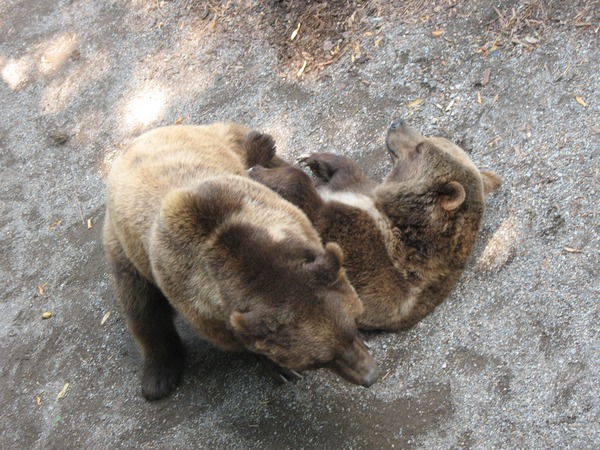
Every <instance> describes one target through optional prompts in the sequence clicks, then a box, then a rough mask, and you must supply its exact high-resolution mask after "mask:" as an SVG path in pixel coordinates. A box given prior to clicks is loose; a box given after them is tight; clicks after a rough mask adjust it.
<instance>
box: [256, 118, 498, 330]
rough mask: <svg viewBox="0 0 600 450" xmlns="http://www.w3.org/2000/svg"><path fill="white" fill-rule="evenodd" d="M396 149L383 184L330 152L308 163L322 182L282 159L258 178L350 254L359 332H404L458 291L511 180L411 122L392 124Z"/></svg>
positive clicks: (390, 138) (390, 143)
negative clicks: (495, 202) (488, 206)
mask: <svg viewBox="0 0 600 450" xmlns="http://www.w3.org/2000/svg"><path fill="white" fill-rule="evenodd" d="M386 145H387V149H388V152H389V153H390V155H391V157H392V160H393V163H394V165H393V168H392V170H391V172H390V173H389V175H388V176H387V177H386V178H385V180H384V181H383V182H382V183H381V184H378V183H376V182H374V181H372V180H370V179H368V178H367V177H366V176H365V174H364V173H363V172H362V170H361V169H360V168H359V167H358V165H357V164H356V163H354V162H353V161H352V160H350V159H348V158H345V157H343V156H336V155H332V154H327V153H316V154H312V155H310V156H304V157H301V162H303V163H305V164H307V165H308V167H309V168H310V169H311V170H312V171H313V173H314V174H315V175H316V177H317V182H316V186H315V184H314V183H313V182H312V180H311V179H310V177H309V176H308V175H307V174H306V173H304V172H303V171H302V170H300V169H298V168H295V167H292V166H289V165H287V164H285V163H283V162H282V160H281V159H278V160H276V161H275V160H273V161H271V162H267V163H266V166H267V167H261V166H258V167H255V168H252V169H251V170H250V171H249V173H250V176H251V177H252V178H254V179H255V180H258V181H260V182H261V183H263V184H265V185H267V186H269V187H270V188H271V189H273V190H274V191H276V192H277V193H279V194H280V195H281V196H282V197H283V198H285V199H287V200H289V201H290V202H292V203H294V204H295V205H297V206H298V207H300V208H301V209H302V210H303V211H304V212H305V213H306V215H307V216H308V218H309V219H310V220H311V221H312V223H313V224H314V226H315V228H316V229H317V230H318V231H319V233H320V235H321V238H322V239H323V240H324V242H336V243H337V244H339V245H340V247H341V248H342V249H343V251H344V256H345V258H344V267H345V269H346V273H347V274H348V278H349V279H350V281H351V282H352V284H353V286H354V288H355V289H356V292H357V293H358V295H359V296H360V298H361V300H362V302H363V305H364V312H363V313H362V314H361V315H360V316H359V318H358V325H359V328H362V329H378V330H393V331H395V330H401V329H406V328H408V327H411V326H412V325H414V324H416V323H417V322H419V321H420V320H421V319H423V318H424V317H425V316H427V315H428V314H429V313H430V312H432V311H433V309H434V308H435V307H436V306H437V305H438V304H440V303H441V302H442V301H443V300H444V299H445V298H446V296H447V295H448V294H449V292H450V291H451V289H452V287H453V286H454V284H455V283H456V281H457V280H458V278H459V276H460V274H461V273H462V271H463V270H464V268H465V265H466V263H467V261H468V259H469V255H470V253H471V249H472V247H473V244H474V242H475V239H476V237H477V233H478V231H479V226H480V222H481V218H482V215H483V212H484V199H485V197H486V196H487V195H488V194H489V193H490V192H492V191H494V190H496V189H498V188H499V187H500V185H501V180H500V177H499V176H498V175H496V174H495V173H493V172H489V171H482V172H480V171H479V170H478V169H477V168H476V167H475V165H474V164H473V162H472V161H471V160H470V159H469V157H468V156H467V154H466V153H465V152H464V151H463V150H461V149H460V148H459V147H458V146H456V145H455V144H453V143H452V142H450V141H448V140H446V139H442V138H426V137H424V136H422V135H421V134H420V133H419V132H418V131H416V130H415V129H413V128H411V127H410V126H409V125H408V124H407V123H406V122H404V121H403V120H395V121H393V122H392V124H391V126H390V128H389V130H388V133H387V138H386ZM264 154H265V153H264V152H263V155H264ZM256 160H257V161H258V160H260V158H256Z"/></svg>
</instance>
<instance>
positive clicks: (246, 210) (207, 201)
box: [104, 124, 379, 400]
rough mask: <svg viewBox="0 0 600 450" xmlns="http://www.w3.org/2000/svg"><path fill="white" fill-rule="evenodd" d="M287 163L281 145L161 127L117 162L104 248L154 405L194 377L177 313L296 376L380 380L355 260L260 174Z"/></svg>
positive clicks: (247, 135)
mask: <svg viewBox="0 0 600 450" xmlns="http://www.w3.org/2000/svg"><path fill="white" fill-rule="evenodd" d="M261 152H266V154H261ZM273 154H274V146H273V141H272V139H271V138H270V137H269V136H267V135H261V134H260V133H257V132H251V130H249V129H248V128H246V127H243V126H240V125H232V124H215V125H208V126H173V127H164V128H159V129H156V130H154V131H151V132H149V133H146V134H144V135H143V136H141V137H139V138H138V139H137V140H135V141H134V142H133V143H132V144H131V146H130V147H129V148H128V150H127V151H126V152H125V153H124V154H123V155H122V156H121V157H120V158H118V159H117V160H116V161H115V163H114V165H113V168H112V170H111V173H110V175H109V176H108V180H107V208H106V221H105V224H104V247H105V253H106V256H107V259H108V261H109V262H110V265H111V269H112V273H113V275H114V279H115V284H116V289H117V293H118V297H119V301H120V303H121V306H122V309H123V312H124V314H125V316H126V318H127V321H128V324H129V327H130V329H131V331H132V333H133V334H134V336H135V337H136V339H137V341H138V344H139V345H140V347H141V349H142V352H143V355H144V370H143V374H142V393H143V395H144V397H146V399H148V400H153V399H158V398H161V397H164V396H165V395H167V394H169V393H170V392H171V391H172V390H173V389H174V388H175V387H176V386H177V384H178V383H179V381H180V378H181V374H182V371H183V367H184V349H183V345H182V342H181V339H180V337H179V335H178V333H177V331H176V329H175V326H174V323H173V314H174V311H177V312H179V313H180V314H181V315H182V316H183V317H184V318H185V319H186V320H187V321H188V322H189V323H190V324H191V325H193V326H194V328H195V329H196V330H197V332H198V333H199V334H200V335H201V336H203V337H204V338H205V339H206V340H208V341H209V342H211V343H213V344H214V345H215V346H217V347H218V348H220V349H222V350H242V349H246V350H249V351H251V352H254V353H257V354H259V355H263V356H264V357H266V358H268V359H269V360H271V361H272V362H274V363H276V364H277V365H279V366H280V367H281V373H283V374H287V375H289V374H292V373H295V372H300V371H304V370H307V369H315V368H319V367H327V368H331V369H333V370H334V371H335V372H336V373H338V374H339V375H341V376H342V377H344V378H345V379H347V380H349V381H351V382H352V383H356V384H360V385H363V386H369V385H371V384H372V383H374V382H375V381H376V379H377V376H378V373H379V372H378V369H377V367H376V365H375V362H374V361H373V358H372V357H371V356H370V355H369V353H368V350H367V348H366V347H365V344H364V342H363V341H362V339H361V338H360V337H359V335H358V334H357V328H356V323H355V318H356V317H357V316H358V315H360V314H361V313H362V304H361V302H360V300H359V298H358V296H357V295H356V292H355V290H354V289H353V288H352V286H351V284H350V283H349V281H348V279H347V277H346V274H345V271H344V269H343V268H342V251H341V250H340V248H339V247H338V246H337V245H336V244H334V243H329V244H327V245H326V246H325V247H324V246H323V245H322V243H321V240H320V238H319V236H318V234H317V232H316V231H315V230H314V228H313V226H312V225H311V223H310V222H309V220H308V219H307V218H306V216H305V215H304V214H303V213H302V212H301V211H300V210H299V209H298V208H296V207H295V206H293V205H291V204H290V203H288V202H286V201H285V200H283V199H282V198H281V197H280V196H278V195H276V194H275V193H274V192H272V191H271V190H269V189H267V188H266V187H264V186H263V185H261V184H259V183H257V182H256V181H253V180H251V179H250V178H248V177H247V175H246V169H247V168H248V166H249V165H250V164H254V163H255V161H254V160H253V158H254V157H257V158H259V159H260V160H263V159H269V158H271V157H272V156H273ZM249 155H250V156H249Z"/></svg>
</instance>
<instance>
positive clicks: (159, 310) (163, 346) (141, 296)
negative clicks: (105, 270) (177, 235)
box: [112, 261, 185, 400]
mask: <svg viewBox="0 0 600 450" xmlns="http://www.w3.org/2000/svg"><path fill="white" fill-rule="evenodd" d="M112 266H113V267H112V269H113V274H114V278H115V285H116V288H117V294H118V298H119V302H120V304H121V307H122V310H123V312H124V314H125V316H126V318H127V323H128V325H129V328H130V330H131V332H132V333H133V335H134V336H135V338H136V340H137V342H138V344H139V346H140V348H141V350H142V354H143V355H144V368H143V371H142V394H143V396H144V397H145V398H146V400H157V399H159V398H162V397H165V396H167V395H168V394H170V393H171V392H172V391H173V390H174V389H175V388H176V387H177V386H178V385H179V383H180V381H181V376H182V374H183V369H184V365H185V351H184V348H183V343H182V341H181V338H180V337H179V334H178V333H177V330H176V328H175V323H174V310H173V307H172V306H171V305H170V304H169V302H168V301H167V299H166V298H165V296H164V295H163V294H162V292H161V291H160V290H159V289H158V288H157V287H156V286H154V285H152V284H151V283H149V282H148V281H147V280H146V279H144V278H142V277H141V276H140V274H139V273H138V272H137V270H136V269H135V268H134V267H133V266H132V265H131V263H129V262H126V263H124V262H114V261H113V263H112Z"/></svg>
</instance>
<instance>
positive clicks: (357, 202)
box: [319, 189, 381, 220]
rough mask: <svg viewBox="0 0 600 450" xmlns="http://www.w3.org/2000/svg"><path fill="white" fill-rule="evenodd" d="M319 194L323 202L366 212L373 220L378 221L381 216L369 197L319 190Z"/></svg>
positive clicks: (345, 192)
mask: <svg viewBox="0 0 600 450" xmlns="http://www.w3.org/2000/svg"><path fill="white" fill-rule="evenodd" d="M319 194H320V195H321V198H322V199H323V201H324V202H339V203H343V204H344V205H348V206H353V207H354V208H358V209H362V210H363V211H365V212H367V213H368V214H369V215H370V216H371V217H373V219H375V220H379V219H380V218H381V214H380V213H379V211H378V210H377V208H375V203H374V202H373V199H372V198H371V197H368V196H366V195H364V194H358V193H356V192H347V191H337V192H332V191H330V190H328V189H322V190H321V189H320V190H319Z"/></svg>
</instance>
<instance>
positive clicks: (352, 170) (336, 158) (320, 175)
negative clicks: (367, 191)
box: [297, 153, 369, 191]
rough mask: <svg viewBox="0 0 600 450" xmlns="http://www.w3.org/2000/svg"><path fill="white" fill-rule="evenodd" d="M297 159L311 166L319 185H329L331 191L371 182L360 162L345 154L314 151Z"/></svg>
mask: <svg viewBox="0 0 600 450" xmlns="http://www.w3.org/2000/svg"><path fill="white" fill-rule="evenodd" d="M297 161H298V162H299V163H300V164H304V165H306V166H308V167H309V168H310V170H311V171H312V172H313V174H314V175H315V176H316V177H317V179H318V185H320V186H324V185H327V188H328V189H329V190H331V191H344V190H348V189H349V188H350V189H355V188H357V187H359V186H362V185H363V184H365V183H369V179H368V178H367V177H366V176H365V174H364V173H363V171H362V170H361V168H360V167H359V166H358V164H356V163H355V162H354V161H352V160H351V159H350V158H346V157H345V156H340V155H334V154H332V153H313V154H311V155H302V156H300V157H299V158H298V159H297Z"/></svg>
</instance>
